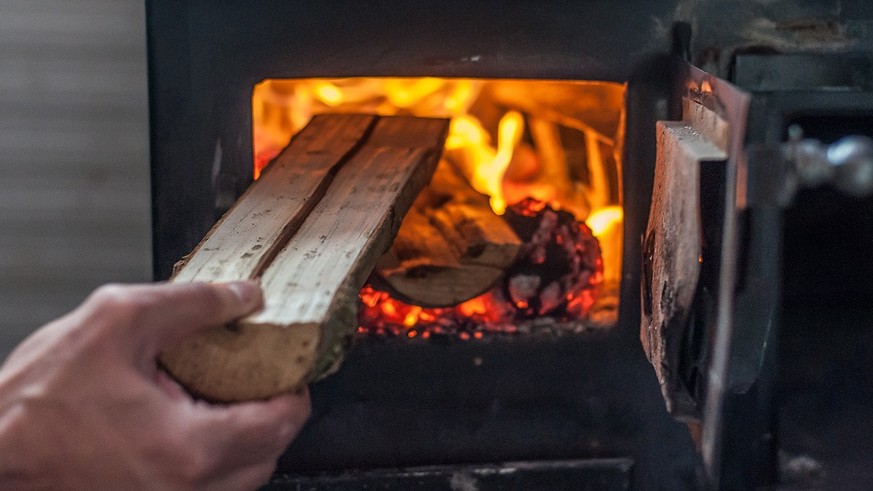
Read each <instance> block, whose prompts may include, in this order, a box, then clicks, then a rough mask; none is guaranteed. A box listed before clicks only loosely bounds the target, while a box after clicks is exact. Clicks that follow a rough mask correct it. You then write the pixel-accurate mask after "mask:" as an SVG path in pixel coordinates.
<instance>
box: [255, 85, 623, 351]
mask: <svg viewBox="0 0 873 491" xmlns="http://www.w3.org/2000/svg"><path fill="white" fill-rule="evenodd" d="M625 90H626V86H625V85H624V84H618V83H611V82H597V81H552V80H486V79H437V78H344V79H267V80H264V81H262V82H260V83H259V84H257V85H256V86H255V87H254V90H253V95H252V116H253V150H254V166H253V175H254V178H255V179H257V178H258V176H259V175H260V172H261V170H262V169H263V168H264V167H265V166H267V165H268V164H269V162H270V161H271V160H272V159H273V158H274V157H276V156H277V155H278V154H279V152H280V151H281V150H282V148H284V147H285V146H286V145H287V144H288V142H289V141H290V140H291V138H292V137H293V136H294V134H296V133H297V132H298V131H299V130H301V129H302V128H303V127H304V126H305V125H306V124H307V122H308V121H309V120H310V119H311V117H312V116H313V115H316V114H323V113H369V114H378V115H383V116H387V115H412V116H417V117H440V118H450V120H451V123H450V125H449V134H448V136H447V138H446V143H445V148H444V151H443V154H442V158H441V160H440V163H439V165H438V167H437V171H436V173H435V174H434V177H433V179H432V180H431V183H430V184H429V185H428V187H426V188H425V190H424V191H423V192H422V193H421V195H420V196H419V197H418V199H417V200H416V202H415V204H414V205H413V208H412V210H411V211H410V212H409V214H407V215H406V217H405V218H404V221H403V224H402V225H401V227H400V231H399V232H398V236H397V238H395V241H394V245H393V246H392V248H391V250H389V251H388V252H386V254H385V255H384V256H383V257H382V258H381V259H380V260H379V262H378V264H377V265H376V268H375V270H374V272H373V274H372V275H371V277H370V279H369V280H368V282H367V284H366V285H365V286H364V287H363V289H362V290H361V292H360V295H359V297H360V302H361V303H360V305H359V319H358V321H359V326H360V327H359V328H358V333H359V335H361V336H405V337H408V338H431V337H433V336H452V337H457V338H459V339H470V338H476V339H479V338H483V337H485V336H488V335H492V334H510V333H512V334H517V333H533V332H536V333H551V334H562V333H568V332H581V331H585V330H592V329H609V328H611V327H613V326H614V325H615V324H616V323H617V318H618V303H619V281H620V278H621V258H622V253H621V249H622V238H623V234H622V195H621V193H622V183H621V179H622V155H623V153H622V151H623V144H624V121H625Z"/></svg>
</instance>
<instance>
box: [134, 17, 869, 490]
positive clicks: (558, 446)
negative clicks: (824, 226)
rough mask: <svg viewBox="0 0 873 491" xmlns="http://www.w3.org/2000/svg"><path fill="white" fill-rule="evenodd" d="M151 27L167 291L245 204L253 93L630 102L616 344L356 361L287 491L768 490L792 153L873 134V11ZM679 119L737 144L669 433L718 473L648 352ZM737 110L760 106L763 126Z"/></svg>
mask: <svg viewBox="0 0 873 491" xmlns="http://www.w3.org/2000/svg"><path fill="white" fill-rule="evenodd" d="M147 8H148V10H147V13H148V35H149V68H150V71H149V77H150V78H149V79H150V96H151V97H150V101H151V102H150V108H151V150H152V196H153V223H154V226H153V233H154V235H153V237H154V238H153V240H154V259H155V262H154V271H155V277H156V278H157V279H164V278H167V277H168V276H169V275H170V273H171V271H172V265H173V263H174V262H175V261H177V260H178V259H179V258H180V257H181V256H182V255H184V254H185V253H187V252H188V251H190V250H191V249H192V248H193V247H194V246H195V245H196V244H197V242H199V240H200V239H201V238H202V236H203V235H204V234H205V232H206V231H207V230H208V229H209V227H210V226H211V225H212V224H213V223H214V221H215V220H216V219H217V218H218V217H220V216H221V214H222V213H223V212H224V211H226V209H227V208H228V207H229V206H230V205H231V204H232V203H233V202H234V200H235V199H236V198H237V197H238V196H239V195H240V194H241V193H242V192H243V191H244V190H245V188H246V187H247V186H248V185H249V184H250V183H251V181H252V161H253V150H252V138H251V135H252V107H251V98H252V90H253V87H254V85H255V84H256V83H258V82H260V81H261V80H263V79H265V78H306V77H353V76H401V77H402V76H410V77H413V76H415V77H418V76H438V77H479V78H523V79H563V80H600V81H613V82H622V83H627V100H626V111H627V120H626V123H625V131H626V135H627V138H626V145H625V149H624V159H623V162H624V167H623V170H622V172H623V180H622V186H623V188H622V195H623V203H622V206H623V208H624V212H625V221H624V237H625V241H624V252H623V265H622V283H621V291H620V298H621V303H620V315H619V320H618V323H617V325H616V326H615V327H614V328H613V329H611V330H607V331H601V332H583V333H578V334H567V335H564V336H551V337H550V336H491V337H486V338H485V339H482V340H471V341H465V342H461V341H458V340H456V339H451V338H442V339H440V338H437V339H430V340H421V339H414V340H410V339H406V338H387V339H380V340H374V339H367V340H359V341H358V342H357V343H355V345H354V346H353V347H352V349H351V351H350V352H349V354H348V356H347V358H346V360H345V362H344V364H343V366H342V368H341V370H340V371H339V372H338V373H336V374H334V375H332V376H330V377H329V378H327V379H325V380H323V381H321V382H319V383H317V384H315V385H314V386H313V387H312V396H313V404H314V414H313V418H312V420H311V421H310V423H309V424H308V426H307V427H306V429H305V430H304V431H303V433H302V434H301V436H300V437H299V438H298V440H297V441H295V442H294V443H293V444H292V445H291V447H290V448H289V449H288V451H287V452H286V453H285V455H284V456H283V457H282V459H281V460H280V462H279V468H278V473H277V477H276V479H275V482H274V483H273V484H272V485H271V486H272V487H273V488H276V489H291V488H294V489H369V488H380V489H408V488H415V489H580V488H592V489H602V488H608V489H612V488H616V489H624V488H627V487H628V486H632V487H634V488H649V487H651V488H666V489H684V488H697V487H702V486H705V485H706V483H710V484H713V483H715V485H717V486H721V487H727V488H734V487H736V488H748V487H752V486H754V485H758V484H766V483H771V482H773V481H774V479H775V478H776V474H777V471H778V465H777V448H778V442H777V440H776V438H775V433H774V428H775V424H774V422H775V419H776V411H775V409H774V405H773V394H774V388H773V383H774V377H775V374H776V369H775V363H776V362H775V360H776V358H775V353H776V347H777V346H778V342H777V341H778V340H779V329H778V326H779V322H778V319H779V312H780V305H781V303H780V297H781V290H782V282H781V281H780V278H781V269H780V268H781V266H780V265H781V264H782V257H783V246H782V244H783V242H782V238H783V230H784V226H783V214H784V210H785V209H786V208H787V207H789V206H790V203H792V201H791V200H790V198H792V197H793V193H794V191H795V189H796V187H793V186H794V184H793V183H795V182H800V183H801V184H804V183H806V184H811V181H804V178H803V176H800V177H798V176H799V174H798V172H797V166H795V163H796V162H798V161H799V160H798V154H797V148H798V146H799V145H800V140H799V139H798V138H795V140H796V141H795V143H790V142H789V135H788V133H789V131H788V128H789V127H790V126H791V125H792V124H796V125H799V126H800V127H802V128H803V130H804V131H805V136H806V137H812V138H818V139H820V140H822V141H824V142H826V143H830V142H832V141H834V140H835V139H836V138H837V137H840V136H843V135H848V134H870V126H869V122H870V121H871V119H870V118H873V96H871V92H870V90H871V87H870V85H871V83H873V72H871V71H870V67H871V63H870V55H869V53H871V52H873V42H871V41H873V37H871V36H870V35H869V34H868V33H869V32H873V31H871V30H870V29H869V23H870V19H873V8H871V7H869V6H867V5H866V4H865V2H863V1H861V0H858V1H848V2H847V1H842V2H839V1H836V0H834V1H817V2H807V1H800V0H777V1H775V2H773V1H771V2H760V1H754V0H743V1H740V2H707V3H706V4H705V5H702V4H700V3H698V2H684V1H675V0H659V1H654V2H643V1H627V2H620V3H617V2H611V1H606V0H594V1H588V2H576V3H572V4H569V5H568V4H567V3H566V2H514V3H506V2H490V1H489V2H472V3H471V2H460V1H450V2H439V3H438V2H424V1H411V2H401V1H389V2H380V3H379V4H378V5H376V4H368V3H364V2H282V1H278V0H270V1H266V0H265V1H260V2H242V1H223V2H218V3H216V2H207V1H201V0H187V1H173V2H169V1H158V0H150V1H147ZM688 62H692V63H694V64H695V65H696V66H699V67H702V68H705V69H706V70H708V71H709V72H710V73H711V74H707V73H705V72H703V71H700V70H697V69H695V68H692V67H691V66H690V65H689V63H688ZM798 74H803V75H798ZM718 76H721V77H723V78H730V79H731V80H733V81H734V83H736V84H737V85H739V86H741V87H743V88H744V89H746V90H747V91H749V92H750V93H751V95H752V97H751V98H750V99H748V98H747V97H748V96H747V95H745V94H744V93H743V92H742V91H740V90H737V89H735V88H734V87H731V86H730V85H729V84H727V83H726V82H724V81H723V80H720V79H718V78H717V77H718ZM703 86H706V87H709V88H710V89H712V88H715V90H714V91H712V90H710V91H701V90H700V88H701V87H703ZM683 98H685V99H689V100H692V101H694V102H695V103H697V104H700V105H702V106H704V107H706V108H708V109H709V110H711V111H714V112H716V113H718V114H719V115H720V116H722V117H723V118H724V119H725V120H726V121H728V123H729V124H730V125H731V128H733V129H734V134H733V136H732V140H731V148H730V152H729V153H730V156H729V159H728V160H727V161H726V162H725V163H724V165H723V167H722V171H721V172H716V173H715V174H713V175H711V176H710V177H709V178H708V179H710V180H709V181H708V182H707V184H706V185H705V190H706V193H705V195H702V203H701V206H702V207H704V208H706V207H707V206H708V208H706V209H707V210H708V211H704V212H703V213H702V215H703V216H704V220H707V224H705V226H704V230H706V231H707V232H706V234H707V236H706V237H704V238H703V239H704V240H709V241H714V243H715V244H716V246H717V247H716V248H715V249H713V250H711V251H710V252H712V253H713V254H714V255H713V257H716V258H717V259H715V260H713V261H712V262H710V263H708V264H707V268H709V270H710V271H712V272H714V273H713V276H712V277H710V278H709V279H707V280H706V281H704V282H703V283H702V284H701V285H702V286H701V287H700V290H699V291H698V292H697V294H696V297H695V298H696V300H695V311H694V315H691V316H690V317H689V318H688V319H687V321H686V322H685V324H686V325H683V326H682V328H683V329H686V332H687V333H686V335H685V339H686V340H687V343H686V346H684V347H683V348H682V349H681V351H680V352H679V354H678V355H677V356H678V358H679V359H678V360H677V363H680V364H681V366H683V367H686V368H687V369H686V370H685V371H684V372H683V373H684V379H683V384H684V387H683V388H684V390H686V391H687V395H688V397H690V398H691V399H692V400H693V401H694V402H695V404H694V405H693V409H691V410H688V411H685V412H681V411H680V414H675V416H680V417H682V418H683V419H685V420H689V421H691V422H692V424H691V427H692V428H694V429H695V433H696V432H697V430H701V431H702V436H698V442H699V443H701V444H702V445H703V455H704V458H703V459H701V457H700V454H699V453H698V450H697V448H696V446H695V443H694V441H693V440H692V437H691V434H690V433H689V427H688V426H686V425H685V424H683V423H680V422H678V421H676V420H675V419H673V418H672V417H671V415H670V414H668V413H667V411H666V410H665V407H664V399H663V398H662V396H661V392H660V388H659V384H658V380H657V379H656V377H655V376H654V372H653V370H652V367H651V365H650V364H649V362H648V361H647V360H646V357H645V355H644V353H643V350H642V349H641V346H640V342H639V329H640V327H639V326H640V311H641V302H640V297H641V295H640V285H641V267H645V265H644V263H645V262H644V261H642V260H641V257H642V252H643V251H641V246H640V244H641V238H642V237H643V236H644V234H645V228H646V218H647V215H648V212H649V205H650V199H651V195H652V181H653V177H652V176H653V168H654V164H655V156H656V144H655V122H656V121H658V120H669V119H681V118H682V100H683ZM742 100H750V101H751V105H750V107H749V110H748V112H745V111H742V110H740V107H741V106H742ZM831 123H834V124H831ZM835 124H836V125H838V126H836V127H838V128H839V130H837V131H833V128H834V125H835ZM743 127H746V128H747V131H746V132H741V131H740V130H741V129H742V128H743ZM794 136H795V137H796V136H797V135H794ZM822 148H823V147H822ZM800 160H802V159H800ZM820 160H821V159H820ZM825 160H826V159H825ZM825 163H826V162H825ZM830 179H831V180H833V179H834V178H833V177H831V178H830ZM864 186H865V185H862V187H864ZM865 189H866V188H865ZM858 203H860V205H859V204H858ZM845 206H847V207H855V208H859V209H862V215H863V214H864V213H866V215H863V216H864V217H867V218H862V221H863V220H867V221H866V222H864V223H866V225H865V226H866V227H867V228H866V229H865V230H862V232H860V233H859V235H858V237H856V239H855V240H857V241H859V242H860V243H862V244H864V243H865V242H864V241H870V240H871V239H870V237H871V236H873V233H871V231H870V223H871V221H870V220H869V217H870V216H871V214H870V210H871V206H870V201H869V200H860V201H852V202H851V204H846V205H845ZM863 210H866V211H863ZM797 228H798V227H796V226H793V225H792V222H791V220H789V225H788V229H787V232H786V234H787V235H786V237H787V238H788V239H789V241H788V243H787V245H786V246H785V259H786V260H787V277H788V278H789V280H791V281H792V282H793V283H792V284H790V285H788V288H787V294H788V296H789V297H791V298H796V297H795V296H797V295H799V296H800V297H802V296H803V295H804V293H799V292H809V291H810V290H809V289H805V286H803V285H800V283H804V282H801V281H798V282H794V279H795V278H796V277H798V276H799V277H801V278H802V277H804V275H803V274H799V275H798V273H796V272H795V270H793V269H792V267H795V266H796V265H797V264H798V263H803V262H804V259H803V258H802V257H803V255H804V254H806V252H805V251H807V249H806V248H804V247H803V246H802V245H797V244H796V243H794V241H795V240H796V238H797V235H796V234H797ZM801 228H802V227H801ZM859 251H860V252H857V254H862V255H863V254H864V253H869V252H870V248H869V247H867V248H864V247H860V249H859ZM857 259H858V258H857V257H853V258H852V259H847V260H848V261H852V260H857ZM821 260H822V261H824V260H825V258H822V259H821ZM834 261H836V259H835V260H834ZM641 264H642V265H643V266H641ZM864 264H865V266H863V268H867V269H864V271H868V270H869V264H870V263H869V262H865V263H864ZM792 275H794V276H792ZM856 280H857V278H856ZM804 284H806V283H804ZM862 284H864V283H862V282H860V281H859V282H858V283H857V285H856V287H857V288H855V289H852V288H850V290H852V291H858V290H857V289H858V288H861V290H860V292H861V293H860V294H859V295H861V297H860V298H861V301H866V300H869V299H870V288H869V287H866V290H865V289H863V288H862V287H861V285H862ZM798 285H800V286H798ZM830 294H831V295H832V296H836V295H840V294H841V293H833V292H830ZM825 296H826V295H825ZM643 297H645V292H644V295H643ZM816 298H819V297H816ZM868 305H869V303H868ZM783 356H784V357H786V359H790V357H791V356H793V355H792V354H791V353H786V354H783ZM713 380H716V381H719V383H713V382H712V381H713ZM720 383H721V384H723V385H720ZM701 422H702V425H701ZM379 469H382V470H379ZM384 469H395V470H393V471H391V470H384ZM465 486H467V487H465ZM470 486H472V487H470Z"/></svg>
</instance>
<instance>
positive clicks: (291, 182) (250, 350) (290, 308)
mask: <svg viewBox="0 0 873 491" xmlns="http://www.w3.org/2000/svg"><path fill="white" fill-rule="evenodd" d="M447 129H448V123H447V121H445V120H440V119H421V118H412V117H384V118H377V117H374V116H361V115H332V116H320V117H316V118H314V119H313V121H312V122H311V123H310V124H309V125H308V126H307V127H306V128H304V129H303V130H302V131H301V133H300V134H299V135H298V136H296V137H295V138H294V139H293V140H292V142H291V143H290V144H289V146H288V147H287V148H286V149H285V150H284V151H283V152H282V153H281V154H280V155H279V157H277V159H276V160H275V161H274V162H273V164H272V165H271V166H270V167H268V168H267V170H266V172H264V173H263V174H262V176H261V178H260V179H259V180H258V181H256V182H255V183H254V184H253V185H252V186H251V188H250V189H249V191H248V192H247V193H246V194H245V195H243V197H242V198H241V199H240V200H239V201H238V202H237V204H236V205H235V206H234V207H233V208H232V209H231V210H230V211H229V212H228V213H227V215H226V216H225V217H224V218H223V219H222V220H221V221H220V222H219V223H218V224H216V226H215V227H214V228H213V229H212V231H211V232H210V233H209V234H208V235H207V237H206V238H205V239H204V240H203V242H202V243H201V244H200V245H199V246H198V247H197V249H195V251H194V252H193V253H192V255H191V256H190V257H189V258H187V260H186V261H185V262H184V263H182V264H181V265H180V267H179V269H178V272H177V274H176V275H175V277H174V278H173V280H172V281H175V282H182V281H230V280H239V279H258V278H259V279H260V280H261V286H262V289H263V291H264V297H265V306H264V308H263V309H262V310H261V311H260V312H257V313H255V314H253V315H251V316H249V317H247V318H244V319H241V320H239V321H238V322H236V323H235V324H234V325H232V326H227V327H222V328H218V329H214V330H212V331H209V332H207V333H205V334H203V335H202V336H199V337H195V338H193V339H190V340H188V341H186V342H184V343H182V344H180V345H179V346H176V347H174V348H173V349H170V350H168V351H166V352H165V353H163V354H162V356H161V362H162V365H163V366H164V367H165V369H166V370H167V371H168V372H169V373H170V374H171V375H172V376H173V377H174V378H175V379H176V380H178V381H179V382H180V383H181V384H182V385H183V386H185V387H186V388H187V389H188V390H189V391H191V392H192V393H195V394H197V395H200V396H202V397H204V398H207V399H209V400H214V401H239V400H250V399H259V398H266V397H270V396H274V395H276V394H280V393H283V392H287V391H291V390H295V389H297V388H299V387H300V386H302V385H303V384H304V383H306V382H307V381H310V380H313V379H314V378H317V377H319V376H322V375H324V374H326V373H327V372H328V371H329V370H330V369H331V368H332V367H336V366H337V364H338V363H339V361H340V360H341V358H342V354H343V347H344V345H345V342H344V341H345V339H346V337H347V336H348V335H349V334H351V333H352V332H354V330H355V328H356V327H357V326H356V322H355V319H356V308H357V293H358V291H359V290H360V288H361V287H362V286H363V284H364V282H365V280H366V278H367V276H368V275H369V274H370V272H371V271H372V269H373V266H374V265H375V263H376V259H377V258H378V256H379V254H381V253H382V252H383V251H385V250H386V249H387V248H388V246H389V245H390V244H391V240H392V238H393V236H394V234H396V232H397V230H398V228H399V226H400V221H401V219H402V217H403V216H404V214H405V213H406V212H407V211H408V209H409V207H410V206H411V205H412V202H413V201H414V200H415V197H416V196H417V195H418V193H419V192H420V190H421V189H422V188H423V187H424V186H425V184H427V181H428V180H429V179H430V177H431V175H432V173H433V171H434V168H435V167H436V164H437V161H438V160H439V155H440V152H441V150H442V146H443V141H444V139H445V135H446V132H447Z"/></svg>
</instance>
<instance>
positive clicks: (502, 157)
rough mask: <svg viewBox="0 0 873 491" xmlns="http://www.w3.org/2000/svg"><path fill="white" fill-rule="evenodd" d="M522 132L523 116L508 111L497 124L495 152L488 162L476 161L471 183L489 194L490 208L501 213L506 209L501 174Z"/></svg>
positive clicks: (481, 191) (510, 159)
mask: <svg viewBox="0 0 873 491" xmlns="http://www.w3.org/2000/svg"><path fill="white" fill-rule="evenodd" d="M522 133H524V118H523V117H522V115H521V113H519V112H518V111H509V112H507V113H506V114H504V115H503V117H502V118H500V124H499V125H498V126H497V152H496V153H495V155H494V158H492V159H491V160H490V162H481V163H477V165H476V167H475V171H474V174H473V179H472V183H471V184H472V185H473V187H474V188H476V190H477V191H479V192H480V193H484V194H487V195H489V196H491V208H493V209H494V212H495V213H497V214H500V215H502V214H503V212H504V211H506V201H505V200H504V199H503V174H504V173H505V172H506V168H507V167H509V163H510V162H511V161H512V152H513V151H514V150H515V147H516V145H518V142H519V140H521V135H522Z"/></svg>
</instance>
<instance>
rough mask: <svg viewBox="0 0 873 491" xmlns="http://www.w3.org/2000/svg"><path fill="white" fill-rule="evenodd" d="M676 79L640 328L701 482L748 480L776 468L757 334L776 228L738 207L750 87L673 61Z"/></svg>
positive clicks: (766, 375)
mask: <svg viewBox="0 0 873 491" xmlns="http://www.w3.org/2000/svg"><path fill="white" fill-rule="evenodd" d="M674 80H675V81H676V84H675V89H674V99H675V100H674V102H675V104H676V106H677V112H678V108H679V107H681V114H682V119H681V121H661V122H658V123H657V128H656V131H657V160H656V170H655V180H654V187H653V197H652V204H651V209H650V213H649V220H648V225H647V229H646V233H645V235H644V236H643V237H642V248H641V251H642V255H643V257H642V276H641V293H642V299H641V300H642V302H641V303H642V310H643V312H642V316H641V319H642V321H641V329H640V339H641V341H642V344H643V347H644V349H645V351H646V355H647V356H648V358H649V360H650V362H651V363H652V365H653V366H654V369H655V373H656V375H657V378H658V381H659V383H660V386H661V391H662V394H663V396H664V400H665V402H666V406H667V409H668V411H670V413H671V414H672V415H673V416H674V417H676V418H677V419H680V420H682V421H685V422H687V423H688V425H689V429H690V430H691V432H692V435H693V436H694V439H695V441H696V443H697V445H698V449H699V450H700V452H701V454H702V457H703V462H704V466H705V470H706V474H707V479H708V480H709V483H710V485H711V486H712V487H713V488H720V489H734V488H742V489H749V488H752V487H754V486H756V485H757V484H760V483H761V482H768V481H770V479H771V476H772V473H774V472H775V460H776V451H775V442H774V439H773V438H772V435H771V433H772V432H771V427H772V409H771V406H770V401H769V399H770V393H771V392H772V391H771V390H770V382H771V379H772V376H773V372H774V371H775V370H774V369H773V366H772V365H773V364H774V363H772V361H771V357H772V353H769V352H770V351H773V349H772V346H770V348H769V350H768V343H767V341H768V340H769V339H770V338H771V336H773V331H774V329H773V326H774V324H775V316H776V313H777V312H778V277H779V271H778V267H779V266H778V263H779V261H778V256H776V257H774V256H773V255H774V254H778V237H777V238H775V239H771V238H770V237H768V234H767V233H766V229H767V227H768V218H767V217H766V216H764V217H762V216H755V217H754V219H750V217H749V210H748V209H747V203H746V201H747V200H746V189H747V174H748V173H747V171H746V159H745V146H744V141H745V137H746V124H747V119H748V114H749V104H750V96H749V95H748V94H747V93H745V92H743V91H741V90H739V89H737V88H736V87H734V86H733V85H731V84H730V83H728V82H726V81H724V80H722V79H719V78H717V77H714V76H712V75H710V74H708V73H706V72H704V71H702V70H700V69H697V68H695V67H693V66H691V65H689V64H687V63H685V62H682V61H677V64H676V66H675V72H674ZM776 219H777V220H778V216H777V218H776ZM770 225H772V224H770ZM756 228H757V229H758V230H756ZM762 230H763V231H764V233H761V231H762ZM774 230H779V225H778V223H776V226H775V228H774ZM774 244H776V246H775V247H774Z"/></svg>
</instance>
